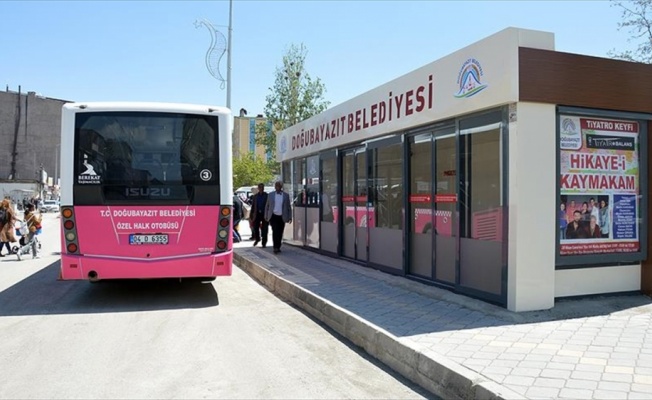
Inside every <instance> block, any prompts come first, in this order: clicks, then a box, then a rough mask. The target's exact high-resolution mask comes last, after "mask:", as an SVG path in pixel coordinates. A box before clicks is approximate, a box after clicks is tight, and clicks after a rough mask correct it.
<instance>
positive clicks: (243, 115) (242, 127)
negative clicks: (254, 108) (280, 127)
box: [233, 109, 273, 160]
mask: <svg viewBox="0 0 652 400" xmlns="http://www.w3.org/2000/svg"><path fill="white" fill-rule="evenodd" d="M261 126H264V127H266V129H267V133H268V134H269V135H272V134H273V133H272V125H271V122H270V121H268V120H267V119H266V118H265V117H263V116H262V115H261V114H258V115H257V116H255V117H248V116H247V111H246V110H244V109H241V110H240V113H239V116H234V118H233V157H234V158H238V157H240V156H241V155H243V154H247V153H250V152H254V153H255V154H256V155H257V156H260V157H262V158H263V159H264V160H269V159H271V158H272V155H271V154H268V153H267V151H266V149H265V147H264V146H261V145H259V144H256V140H255V139H256V130H257V129H261Z"/></svg>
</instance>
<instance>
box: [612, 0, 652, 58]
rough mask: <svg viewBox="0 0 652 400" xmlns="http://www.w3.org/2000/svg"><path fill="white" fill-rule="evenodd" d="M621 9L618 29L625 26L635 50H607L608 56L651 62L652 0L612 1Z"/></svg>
mask: <svg viewBox="0 0 652 400" xmlns="http://www.w3.org/2000/svg"><path fill="white" fill-rule="evenodd" d="M612 5H614V6H617V7H620V9H621V10H622V18H623V22H620V23H618V29H619V30H620V29H623V28H627V29H629V32H630V33H631V35H632V36H631V38H630V39H629V41H630V42H634V43H636V49H635V50H624V51H616V50H612V51H610V52H609V56H611V57H613V58H617V59H620V60H626V61H634V62H640V63H645V64H652V0H629V1H614V2H613V4H612Z"/></svg>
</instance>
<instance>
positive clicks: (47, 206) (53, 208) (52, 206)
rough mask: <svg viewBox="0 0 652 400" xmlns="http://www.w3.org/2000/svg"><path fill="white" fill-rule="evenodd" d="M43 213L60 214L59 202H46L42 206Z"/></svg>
mask: <svg viewBox="0 0 652 400" xmlns="http://www.w3.org/2000/svg"><path fill="white" fill-rule="evenodd" d="M41 212H44V213H46V212H59V202H58V201H57V200H45V201H44V202H43V205H42V206H41Z"/></svg>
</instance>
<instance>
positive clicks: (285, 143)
mask: <svg viewBox="0 0 652 400" xmlns="http://www.w3.org/2000/svg"><path fill="white" fill-rule="evenodd" d="M286 151H288V139H287V138H286V137H285V136H281V142H280V143H279V152H280V153H281V154H285V152H286Z"/></svg>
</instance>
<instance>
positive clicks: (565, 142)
mask: <svg viewBox="0 0 652 400" xmlns="http://www.w3.org/2000/svg"><path fill="white" fill-rule="evenodd" d="M560 123H561V127H560V129H559V133H560V135H559V148H560V149H562V150H579V149H581V148H582V135H580V132H579V130H578V129H577V124H576V123H575V120H574V119H573V118H569V117H566V118H563V119H562V120H561V121H560Z"/></svg>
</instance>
